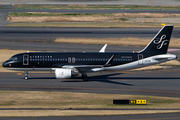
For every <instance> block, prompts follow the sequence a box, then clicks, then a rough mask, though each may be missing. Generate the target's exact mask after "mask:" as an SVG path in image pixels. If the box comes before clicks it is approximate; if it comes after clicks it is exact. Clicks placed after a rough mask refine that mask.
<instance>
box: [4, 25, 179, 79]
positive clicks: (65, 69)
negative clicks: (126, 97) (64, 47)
mask: <svg viewBox="0 0 180 120" xmlns="http://www.w3.org/2000/svg"><path fill="white" fill-rule="evenodd" d="M172 30H173V26H172V25H165V26H163V28H162V29H161V30H160V31H159V32H158V33H157V34H156V36H155V37H154V38H153V39H152V40H151V42H150V43H149V44H148V45H147V46H146V47H145V48H144V49H143V50H141V51H139V52H105V49H106V46H107V45H105V46H104V47H103V48H102V49H101V50H100V51H99V52H87V53H86V52H75V53H74V52H45V53H44V52H27V53H20V54H16V55H14V56H12V57H11V58H10V59H9V60H7V61H5V62H4V63H3V67H5V68H7V69H9V70H17V71H26V74H25V79H28V71H53V70H54V71H55V76H56V78H61V79H64V78H71V77H73V76H77V75H79V74H81V75H82V79H83V81H88V77H87V74H86V73H89V72H99V71H113V70H115V71H121V70H129V69H135V68H140V67H145V66H149V65H154V64H159V63H162V62H166V61H169V60H173V59H176V58H177V57H176V55H173V54H169V53H167V49H168V46H169V42H170V38H171V34H172ZM112 42H113V41H112Z"/></svg>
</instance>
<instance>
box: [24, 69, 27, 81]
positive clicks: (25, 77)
mask: <svg viewBox="0 0 180 120" xmlns="http://www.w3.org/2000/svg"><path fill="white" fill-rule="evenodd" d="M24 79H25V80H27V79H28V71H26V73H25V76H24Z"/></svg>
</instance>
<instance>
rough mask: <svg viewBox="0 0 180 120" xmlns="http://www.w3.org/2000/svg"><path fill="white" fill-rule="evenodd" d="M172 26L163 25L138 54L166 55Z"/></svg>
mask: <svg viewBox="0 0 180 120" xmlns="http://www.w3.org/2000/svg"><path fill="white" fill-rule="evenodd" d="M172 30H173V25H165V26H163V28H162V29H161V30H160V31H159V32H158V33H157V34H156V36H155V37H154V38H153V39H152V40H151V42H150V43H149V44H148V45H147V46H146V47H145V48H144V49H143V50H142V51H140V53H153V54H166V53H167V49H168V46H169V42H170V39H171V34H172Z"/></svg>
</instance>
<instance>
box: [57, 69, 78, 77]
mask: <svg viewBox="0 0 180 120" xmlns="http://www.w3.org/2000/svg"><path fill="white" fill-rule="evenodd" d="M77 75H78V73H76V72H74V71H73V70H71V69H56V70H55V76H56V78H60V79H65V78H71V77H73V76H77Z"/></svg>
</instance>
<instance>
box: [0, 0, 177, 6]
mask: <svg viewBox="0 0 180 120" xmlns="http://www.w3.org/2000/svg"><path fill="white" fill-rule="evenodd" d="M0 4H2V5H9V4H61V5H68V4H83V5H151V6H152V5H153V6H158V5H180V2H179V1H178V0H163V1H162V0H38V1H37V0H1V1H0Z"/></svg>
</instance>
